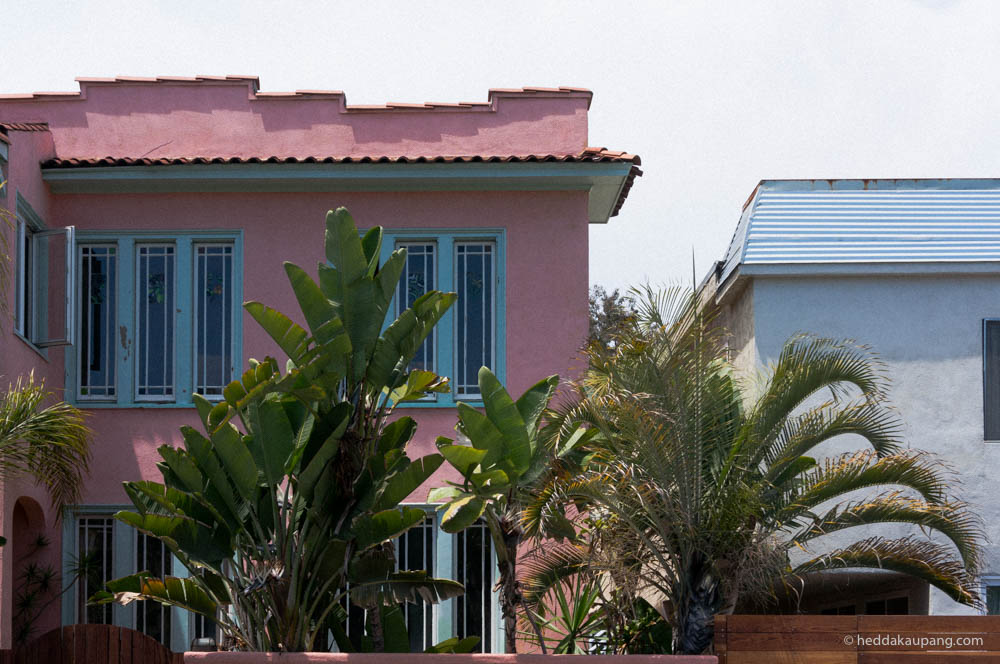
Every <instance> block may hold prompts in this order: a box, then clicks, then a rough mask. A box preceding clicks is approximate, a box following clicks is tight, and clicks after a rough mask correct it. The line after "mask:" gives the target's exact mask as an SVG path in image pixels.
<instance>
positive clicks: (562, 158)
mask: <svg viewBox="0 0 1000 664" xmlns="http://www.w3.org/2000/svg"><path fill="white" fill-rule="evenodd" d="M554 162H562V163H580V162H604V163H607V162H614V163H628V164H631V165H632V167H631V169H629V174H628V176H627V177H626V179H625V184H624V185H623V186H622V191H621V194H620V195H619V197H618V202H617V203H616V204H615V209H614V212H612V214H611V216H616V215H617V214H618V212H619V210H621V207H622V205H623V204H624V203H625V198H626V197H627V196H628V192H629V190H630V189H631V188H632V184H633V183H634V182H635V178H637V177H639V176H641V175H642V170H641V169H640V168H639V165H640V164H641V163H642V161H641V160H640V159H639V156H638V155H634V154H629V153H627V152H618V151H613V150H607V149H605V148H594V147H588V148H586V149H584V150H583V151H581V152H579V153H577V154H526V155H416V156H412V155H399V156H389V155H365V156H360V157H349V156H343V157H337V156H308V157H279V156H277V155H271V156H256V157H220V156H215V157H208V156H203V157H110V156H109V157H100V158H96V157H88V158H75V157H71V158H62V159H49V160H47V161H45V162H43V163H42V168H50V169H62V168H97V167H114V166H179V165H191V164H468V163H554Z"/></svg>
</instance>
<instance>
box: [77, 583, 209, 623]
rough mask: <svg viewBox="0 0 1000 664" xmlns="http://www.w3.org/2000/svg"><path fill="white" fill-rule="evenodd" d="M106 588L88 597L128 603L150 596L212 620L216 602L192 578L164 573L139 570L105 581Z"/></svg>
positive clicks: (96, 602) (101, 602) (104, 602)
mask: <svg viewBox="0 0 1000 664" xmlns="http://www.w3.org/2000/svg"><path fill="white" fill-rule="evenodd" d="M105 586H106V587H107V590H106V591H105V590H102V591H98V592H97V593H95V594H94V595H93V596H92V597H91V598H90V600H89V601H90V602H91V603H93V604H107V603H109V602H118V603H119V604H125V605H127V604H129V603H131V602H134V601H135V600H145V599H151V600H155V601H157V602H160V603H161V604H169V605H171V606H179V607H180V608H182V609H187V610H188V611H194V612H195V613H197V614H199V615H202V616H205V617H206V618H209V619H210V620H212V621H215V619H216V617H215V614H216V612H217V611H218V608H219V605H218V604H216V603H215V602H214V601H212V598H211V597H209V595H208V594H207V593H206V592H205V591H204V590H203V589H202V588H201V586H200V585H199V584H198V583H197V582H196V581H195V580H193V579H190V578H179V577H176V576H168V577H165V578H163V579H159V578H157V577H154V576H151V575H150V574H149V572H139V573H138V574H132V575H131V576H125V577H122V578H120V579H115V580H114V581H108V582H107V584H105Z"/></svg>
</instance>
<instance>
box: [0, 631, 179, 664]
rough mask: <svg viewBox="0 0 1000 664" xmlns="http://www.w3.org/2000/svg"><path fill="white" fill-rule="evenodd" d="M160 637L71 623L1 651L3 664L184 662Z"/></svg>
mask: <svg viewBox="0 0 1000 664" xmlns="http://www.w3.org/2000/svg"><path fill="white" fill-rule="evenodd" d="M183 661H184V655H183V653H173V652H171V651H170V649H169V648H167V647H166V646H163V645H161V644H160V643H159V642H158V641H157V640H156V639H153V638H150V637H148V636H146V635H145V634H143V633H141V632H137V631H135V630H132V629H128V628H126V627H113V626H111V625H69V626H67V627H58V628H56V629H54V630H52V631H50V632H46V633H45V634H43V635H42V636H40V637H38V638H37V639H35V640H34V641H32V642H31V643H29V644H27V645H24V646H18V647H15V648H14V649H13V650H4V651H0V664H146V663H147V662H148V664H181V663H182V662H183Z"/></svg>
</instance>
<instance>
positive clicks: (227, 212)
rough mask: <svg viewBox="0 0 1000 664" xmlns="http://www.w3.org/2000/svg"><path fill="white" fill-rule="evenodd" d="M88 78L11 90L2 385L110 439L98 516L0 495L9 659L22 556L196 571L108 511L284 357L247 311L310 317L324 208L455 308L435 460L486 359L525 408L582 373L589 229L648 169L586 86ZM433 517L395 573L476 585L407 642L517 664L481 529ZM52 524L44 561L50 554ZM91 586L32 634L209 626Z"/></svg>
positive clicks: (92, 487) (98, 459)
mask: <svg viewBox="0 0 1000 664" xmlns="http://www.w3.org/2000/svg"><path fill="white" fill-rule="evenodd" d="M78 80H79V86H80V91H79V92H65V93H49V92H46V93H34V94H23V95H22V94H18V95H0V168H2V171H3V175H2V176H0V179H6V180H7V185H6V187H5V188H3V189H2V190H0V205H3V206H5V207H7V208H8V209H9V210H11V211H12V212H14V213H15V214H16V216H17V223H16V228H14V229H9V230H5V231H4V232H7V233H8V234H9V238H8V239H9V246H10V247H11V250H12V253H13V254H14V255H13V261H12V268H13V270H14V274H15V277H16V278H15V283H14V284H13V285H12V288H10V289H9V290H8V292H7V293H5V294H4V297H6V298H7V302H8V304H9V309H10V311H11V312H13V316H12V317H11V318H13V320H11V318H6V319H4V321H3V323H2V327H0V347H2V353H0V376H2V381H4V383H3V384H4V386H6V381H10V380H12V379H13V378H14V377H16V376H18V375H21V374H26V373H27V372H28V371H31V370H34V372H35V375H36V377H41V378H44V379H45V382H46V385H47V386H48V388H50V389H51V390H53V391H54V392H55V393H56V394H57V395H59V396H61V397H62V398H63V399H65V400H66V401H68V402H71V403H74V404H76V405H77V406H79V407H81V408H83V409H85V410H86V412H87V413H88V415H89V425H90V426H91V427H92V429H93V430H94V438H93V444H94V464H93V471H92V473H91V474H90V476H89V478H88V479H87V483H86V488H85V491H84V499H83V504H80V505H77V506H74V507H73V508H72V509H70V510H68V511H67V512H66V513H65V514H63V515H61V518H60V515H57V514H54V513H52V510H51V508H50V506H49V504H48V501H47V499H46V498H45V495H44V493H43V492H42V491H41V490H40V489H39V488H38V487H35V486H32V485H31V484H30V483H27V482H24V481H14V480H10V481H7V482H4V483H3V484H0V534H3V535H5V536H6V537H7V538H8V540H9V542H8V544H7V546H5V547H3V548H0V648H7V647H10V645H11V620H12V614H13V610H14V609H13V603H14V598H15V593H16V590H17V588H18V584H19V580H18V579H19V577H20V574H21V573H22V570H23V567H24V566H25V565H26V564H27V563H28V562H31V561H36V562H42V563H45V562H48V563H50V564H52V565H53V566H54V567H55V568H57V569H64V570H65V569H66V568H67V567H68V566H69V565H70V564H71V563H72V561H73V559H74V558H75V557H76V556H79V555H81V554H83V553H90V554H94V555H96V556H98V558H99V559H100V561H101V569H102V574H103V578H105V579H109V578H114V577H117V576H120V575H124V574H128V573H131V572H133V571H136V570H138V569H151V570H154V571H161V572H162V571H166V572H172V573H174V574H184V573H185V571H184V570H183V569H178V568H179V567H180V566H179V565H176V566H174V565H172V561H171V560H170V557H169V555H164V552H163V551H162V549H161V548H160V546H159V544H158V543H157V542H155V541H153V540H150V541H146V540H145V538H144V537H141V536H140V537H137V535H136V533H135V532H134V531H131V530H130V529H128V528H127V527H125V526H123V525H122V524H120V523H118V522H116V521H114V520H113V519H112V518H111V515H112V513H113V512H115V511H116V510H118V509H121V508H124V507H125V506H126V503H127V502H128V501H127V499H126V496H125V493H124V491H123V490H122V488H121V483H122V481H123V480H136V479H140V478H148V479H159V472H158V471H157V469H156V468H155V465H154V464H155V462H156V460H157V459H158V457H157V455H156V451H155V450H156V448H157V447H158V446H159V445H162V444H164V443H168V444H180V436H179V432H178V427H179V426H180V425H182V424H192V425H194V424H196V420H197V417H196V415H195V414H194V411H193V408H192V407H191V395H192V393H194V392H200V393H203V394H206V395H209V396H210V397H211V396H213V395H215V396H218V395H219V394H220V393H221V388H222V386H224V385H225V384H226V383H227V382H228V381H229V380H230V379H231V377H233V376H234V375H237V374H238V373H240V372H241V371H242V367H243V366H244V363H245V360H246V358H248V357H263V356H265V355H269V354H270V355H275V356H278V357H280V351H279V350H278V348H277V347H276V346H275V345H274V344H273V343H272V342H271V340H270V339H269V338H268V337H267V336H266V335H265V334H264V333H263V332H262V331H261V330H259V329H258V328H257V326H256V324H255V323H253V321H252V320H251V319H250V318H249V316H247V315H245V314H244V313H243V311H242V309H241V307H240V304H241V303H242V302H243V301H244V300H250V299H254V300H260V301H262V302H265V303H268V304H271V305H273V306H277V307H278V308H279V309H282V310H284V311H286V312H289V313H291V312H293V311H297V307H295V306H294V304H293V302H294V300H293V296H292V293H291V290H290V288H289V287H288V285H287V282H286V280H285V278H284V276H283V270H282V268H281V264H282V262H283V261H285V260H291V261H294V262H296V263H299V264H301V265H303V266H313V265H315V263H316V262H317V261H320V260H323V248H322V242H321V240H320V238H321V233H322V227H323V226H322V224H323V219H324V214H325V212H326V211H327V210H328V209H331V208H334V207H337V206H341V205H344V206H347V207H348V208H349V209H350V210H351V212H352V213H353V214H354V217H355V219H357V220H358V223H359V224H361V225H375V224H380V225H382V226H384V227H386V229H387V233H388V239H389V240H390V242H388V243H387V244H388V246H387V248H386V250H387V251H388V250H391V248H392V246H399V245H406V246H408V248H409V256H410V258H409V265H408V267H407V272H406V274H405V275H404V280H405V287H406V289H407V290H408V291H415V292H419V291H421V290H423V289H426V288H438V289H442V290H456V291H458V292H459V295H460V303H459V306H457V307H456V308H455V309H454V310H453V311H452V312H451V313H450V314H449V315H448V317H447V318H446V319H445V320H444V321H443V323H442V325H441V326H440V328H439V330H438V332H437V335H436V337H435V338H434V340H433V342H432V343H431V344H429V345H428V346H427V347H426V348H425V351H424V356H423V357H422V361H423V362H426V363H427V364H428V365H430V366H433V367H435V368H436V370H437V371H438V372H439V373H442V374H445V375H448V376H450V377H451V379H452V384H453V386H454V388H453V392H452V393H451V394H446V395H439V398H438V399H437V400H436V401H429V402H421V403H418V404H416V405H415V406H414V407H413V408H412V411H411V412H412V414H413V415H414V417H415V418H416V419H417V420H418V421H419V425H420V426H419V433H418V440H417V445H418V447H420V448H422V449H419V450H416V453H417V454H423V453H426V452H429V451H431V450H432V449H433V440H434V438H435V437H436V436H437V435H442V434H449V433H450V432H451V430H452V427H453V426H454V422H455V413H454V407H453V406H454V404H455V402H456V401H458V400H469V401H472V402H475V401H476V398H477V395H476V384H475V383H476V381H475V375H476V374H475V372H476V370H477V369H478V367H479V366H480V365H482V364H486V365H489V366H491V367H492V368H493V369H494V370H495V371H496V372H497V373H498V374H499V375H500V376H501V378H502V379H503V380H504V381H505V382H506V383H507V385H508V386H509V388H510V390H511V391H512V392H520V391H522V390H523V389H525V388H526V387H527V386H528V385H530V384H531V383H533V382H534V381H535V380H537V379H539V378H540V377H542V376H544V375H547V374H550V373H559V374H562V375H566V374H568V373H569V372H571V371H572V370H573V368H574V367H578V366H579V365H578V363H577V360H576V357H575V356H576V352H577V349H578V348H579V347H580V345H581V343H582V342H583V341H584V338H585V336H586V333H587V288H588V278H587V253H588V239H587V236H588V224H591V223H605V222H607V221H608V219H609V217H611V216H614V215H616V214H617V213H618V211H619V209H620V208H621V206H622V203H623V202H624V200H625V196H626V194H627V193H628V190H629V188H630V187H631V185H632V183H633V180H634V178H635V177H636V176H637V175H638V174H640V171H639V169H638V164H639V159H638V157H636V156H634V155H631V154H626V153H622V152H612V151H609V150H606V149H603V148H593V147H588V145H590V142H589V140H588V136H587V113H588V109H589V108H590V103H591V97H592V95H591V93H590V92H589V91H587V90H583V89H579V88H524V89H499V90H491V91H490V92H489V97H488V101H485V102H470V103H464V102H463V103H428V104H387V105H385V106H351V105H348V104H347V101H346V97H345V95H344V94H343V93H342V92H336V91H317V90H300V91H296V92H262V91H260V90H259V89H258V81H257V79H256V78H254V77H243V76H228V77H196V78H180V77H163V78H155V79H154V78H125V77H122V78H115V79H78ZM437 479H438V481H439V480H440V479H441V478H437ZM433 481H434V479H432V482H433ZM421 496H426V491H423V492H420V495H419V496H418V495H415V496H413V499H414V500H415V501H418V502H419V501H420V500H421V499H422V498H421ZM434 518H435V517H434V515H433V511H430V512H429V518H428V521H427V525H426V526H425V527H423V528H416V529H414V530H413V531H411V532H410V533H408V534H407V536H406V538H405V540H404V541H401V542H400V544H399V546H400V557H401V558H402V559H403V561H404V562H405V564H407V565H410V566H413V567H414V568H426V567H430V568H432V570H433V572H434V573H435V574H436V575H438V576H447V577H451V578H456V579H459V580H461V581H464V582H465V583H466V584H467V587H468V594H467V595H466V597H465V598H463V599H460V600H452V601H450V602H448V603H446V604H444V605H442V606H440V607H435V608H434V609H433V610H429V609H428V610H417V609H414V610H412V611H411V612H410V615H409V626H410V631H411V639H412V640H414V643H415V644H417V645H419V644H421V643H424V642H427V641H437V640H439V639H441V638H445V637H448V636H452V635H454V634H456V633H457V634H462V635H465V634H479V635H481V636H483V644H484V649H485V650H486V651H494V652H495V651H497V650H499V649H502V644H503V639H502V638H501V634H500V624H501V621H500V620H499V613H498V610H497V607H496V606H495V603H494V601H493V597H492V593H491V589H492V586H493V579H492V576H493V574H494V573H495V572H494V565H493V562H492V553H491V551H490V550H489V545H488V540H487V538H486V537H485V533H484V532H483V531H482V530H481V529H478V530H477V529H476V528H473V529H470V530H469V531H467V532H466V533H464V534H461V535H458V536H450V535H446V534H445V533H442V532H440V531H438V529H437V527H436V524H435V522H434ZM39 534H43V535H45V536H46V537H47V538H48V540H49V545H48V546H46V547H42V548H41V549H37V550H36V547H35V546H34V542H35V540H36V539H37V535H39ZM94 590H96V587H95V584H93V583H91V584H89V585H86V586H83V585H82V584H80V587H77V588H73V589H71V590H70V591H69V592H66V593H65V594H64V595H63V596H62V597H61V598H60V599H59V600H58V601H55V602H54V603H53V604H52V606H51V607H50V609H48V610H47V611H46V613H45V614H44V615H43V617H42V620H41V621H40V623H39V624H38V625H37V626H36V627H37V632H36V633H38V634H40V633H43V632H44V631H47V630H48V629H49V628H51V627H54V626H57V625H59V624H60V623H62V624H72V623H77V622H105V623H109V622H113V623H115V624H119V625H124V626H129V627H134V628H136V629H140V630H142V631H144V632H146V633H148V634H150V635H153V636H155V637H156V638H158V639H160V640H161V641H163V642H164V643H167V644H168V645H170V646H171V647H172V648H173V649H174V650H183V649H184V648H185V646H187V645H188V644H189V643H190V641H191V639H192V638H194V637H195V636H201V635H202V634H204V633H205V630H206V627H205V625H203V624H200V623H199V622H198V621H195V620H193V619H192V618H191V616H189V615H188V614H186V613H185V612H183V611H181V610H163V609H161V608H160V607H159V605H153V604H152V603H139V606H138V608H136V606H135V605H132V606H129V607H118V606H115V607H113V608H112V607H110V606H104V607H88V606H86V605H85V602H84V599H85V597H86V596H87V595H89V594H90V593H91V592H93V591H94ZM143 604H145V605H146V606H143Z"/></svg>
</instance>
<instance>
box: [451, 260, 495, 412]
mask: <svg viewBox="0 0 1000 664" xmlns="http://www.w3.org/2000/svg"><path fill="white" fill-rule="evenodd" d="M495 256H496V247H495V246H494V243H492V242H456V243H455V289H456V292H457V293H458V303H457V305H456V306H457V307H458V315H457V316H456V317H455V394H456V396H458V397H465V398H468V397H470V396H479V368H480V367H491V368H492V367H493V366H494V361H493V344H494V333H493V330H494V328H495V324H494V317H495V315H496V298H495V296H494V290H495V289H494V283H495V281H496V277H495V270H494V257H495Z"/></svg>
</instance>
